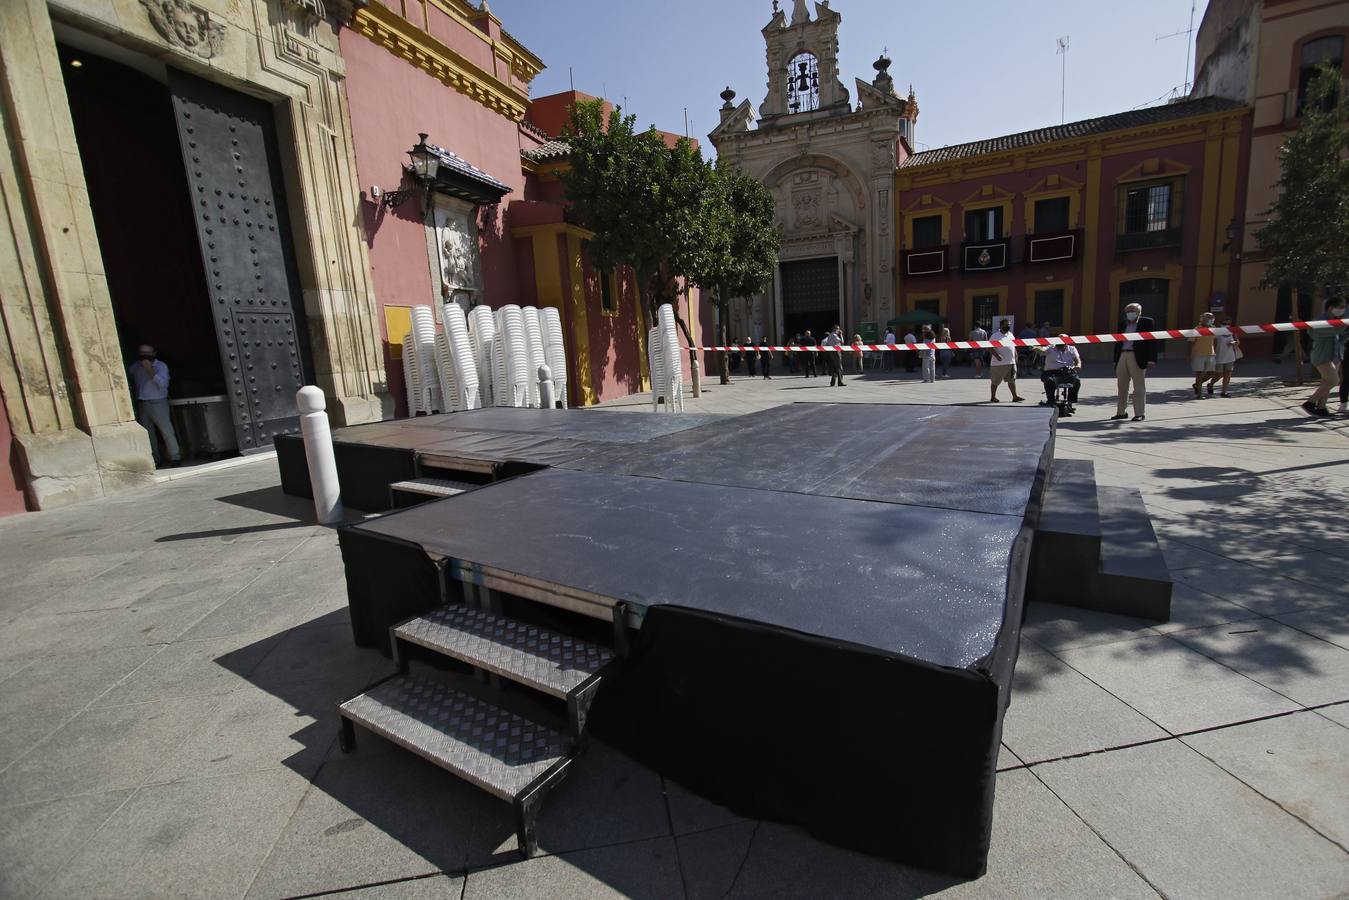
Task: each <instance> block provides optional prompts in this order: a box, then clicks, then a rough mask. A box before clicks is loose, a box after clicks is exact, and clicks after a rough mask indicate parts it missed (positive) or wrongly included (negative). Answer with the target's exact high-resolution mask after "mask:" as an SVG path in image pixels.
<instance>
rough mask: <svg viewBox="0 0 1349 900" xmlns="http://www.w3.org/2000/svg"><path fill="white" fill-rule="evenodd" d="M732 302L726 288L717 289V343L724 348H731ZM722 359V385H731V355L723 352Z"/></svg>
mask: <svg viewBox="0 0 1349 900" xmlns="http://www.w3.org/2000/svg"><path fill="white" fill-rule="evenodd" d="M730 320H731V302H730V301H729V300H727V299H726V286H725V285H722V286H721V287H719V288H718V289H717V343H718V344H720V345H721V346H723V347H729V346H731V321H730ZM717 356H718V357H720V365H719V367H718V368H720V370H721V383H722V384H730V383H731V360H730V355H729V354H728V353H727V352H726V351H725V350H722V351H721V352H720V353H718V354H717Z"/></svg>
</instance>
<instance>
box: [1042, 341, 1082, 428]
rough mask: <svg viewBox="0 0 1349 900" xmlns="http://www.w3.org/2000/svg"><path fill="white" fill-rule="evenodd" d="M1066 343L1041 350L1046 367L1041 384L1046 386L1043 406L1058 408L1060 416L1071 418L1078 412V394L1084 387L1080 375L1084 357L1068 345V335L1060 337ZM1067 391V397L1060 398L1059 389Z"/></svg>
mask: <svg viewBox="0 0 1349 900" xmlns="http://www.w3.org/2000/svg"><path fill="white" fill-rule="evenodd" d="M1059 340H1060V341H1063V342H1064V343H1061V344H1054V345H1053V346H1050V347H1041V348H1039V349H1040V351H1041V352H1043V353H1044V360H1045V367H1044V372H1043V373H1042V374H1041V375H1040V382H1041V383H1042V384H1043V385H1044V386H1045V399H1044V400H1041V401H1040V405H1041V406H1058V407H1059V414H1060V415H1063V416H1071V415H1072V414H1073V413H1074V412H1075V411H1076V410H1075V409H1074V407H1075V406H1076V405H1077V392H1078V391H1079V390H1080V389H1081V387H1082V379H1081V377H1080V373H1081V371H1082V356H1081V354H1079V353H1078V352H1077V348H1076V347H1074V346H1073V345H1072V344H1069V343H1067V340H1068V335H1066V334H1061V335H1059ZM1060 388H1063V389H1065V393H1066V396H1065V397H1063V398H1062V399H1059V398H1058V396H1057V395H1058V392H1059V389H1060Z"/></svg>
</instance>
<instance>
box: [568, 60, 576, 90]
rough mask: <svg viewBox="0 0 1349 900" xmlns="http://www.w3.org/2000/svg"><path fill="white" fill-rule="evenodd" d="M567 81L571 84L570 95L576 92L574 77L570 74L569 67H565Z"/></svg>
mask: <svg viewBox="0 0 1349 900" xmlns="http://www.w3.org/2000/svg"><path fill="white" fill-rule="evenodd" d="M567 81H569V82H571V89H572V93H575V92H576V76H575V74H573V73H572V70H571V66H567Z"/></svg>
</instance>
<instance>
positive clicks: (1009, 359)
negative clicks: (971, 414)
mask: <svg viewBox="0 0 1349 900" xmlns="http://www.w3.org/2000/svg"><path fill="white" fill-rule="evenodd" d="M1011 338H1012V323H1011V322H1009V321H1008V320H1007V319H1003V320H1002V324H1001V326H1000V330H999V331H998V333H997V334H995V335H994V336H993V340H995V341H1003V340H1010V339H1011ZM1004 381H1005V382H1007V389H1008V390H1009V391H1011V392H1012V402H1013V403H1020V402H1021V401H1023V400H1025V399H1026V398H1025V397H1022V396H1020V395H1018V394H1017V392H1016V347H1015V346H1014V345H1012V344H1008V345H1007V346H1005V347H1003V346H996V347H991V348H989V351H988V388H989V401H988V402H990V403H998V402H999V400H998V385H1000V384H1002V383H1003V382H1004Z"/></svg>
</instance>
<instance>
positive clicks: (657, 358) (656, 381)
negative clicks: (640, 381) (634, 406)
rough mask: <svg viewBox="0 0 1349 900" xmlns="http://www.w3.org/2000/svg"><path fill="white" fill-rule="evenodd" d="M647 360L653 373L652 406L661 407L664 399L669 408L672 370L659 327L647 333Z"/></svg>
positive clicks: (648, 366)
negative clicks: (666, 359)
mask: <svg viewBox="0 0 1349 900" xmlns="http://www.w3.org/2000/svg"><path fill="white" fill-rule="evenodd" d="M646 360H647V370H648V371H649V372H650V373H651V408H652V409H654V410H658V409H660V401H661V400H662V399H664V400H665V403H666V409H668V408H669V403H670V398H669V396H668V394H669V384H670V372H669V366H668V365H667V364H666V361H665V343H664V342H663V341H662V340H661V338H660V329H659V328H653V329H651V331H649V332H648V333H647V336H646Z"/></svg>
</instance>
